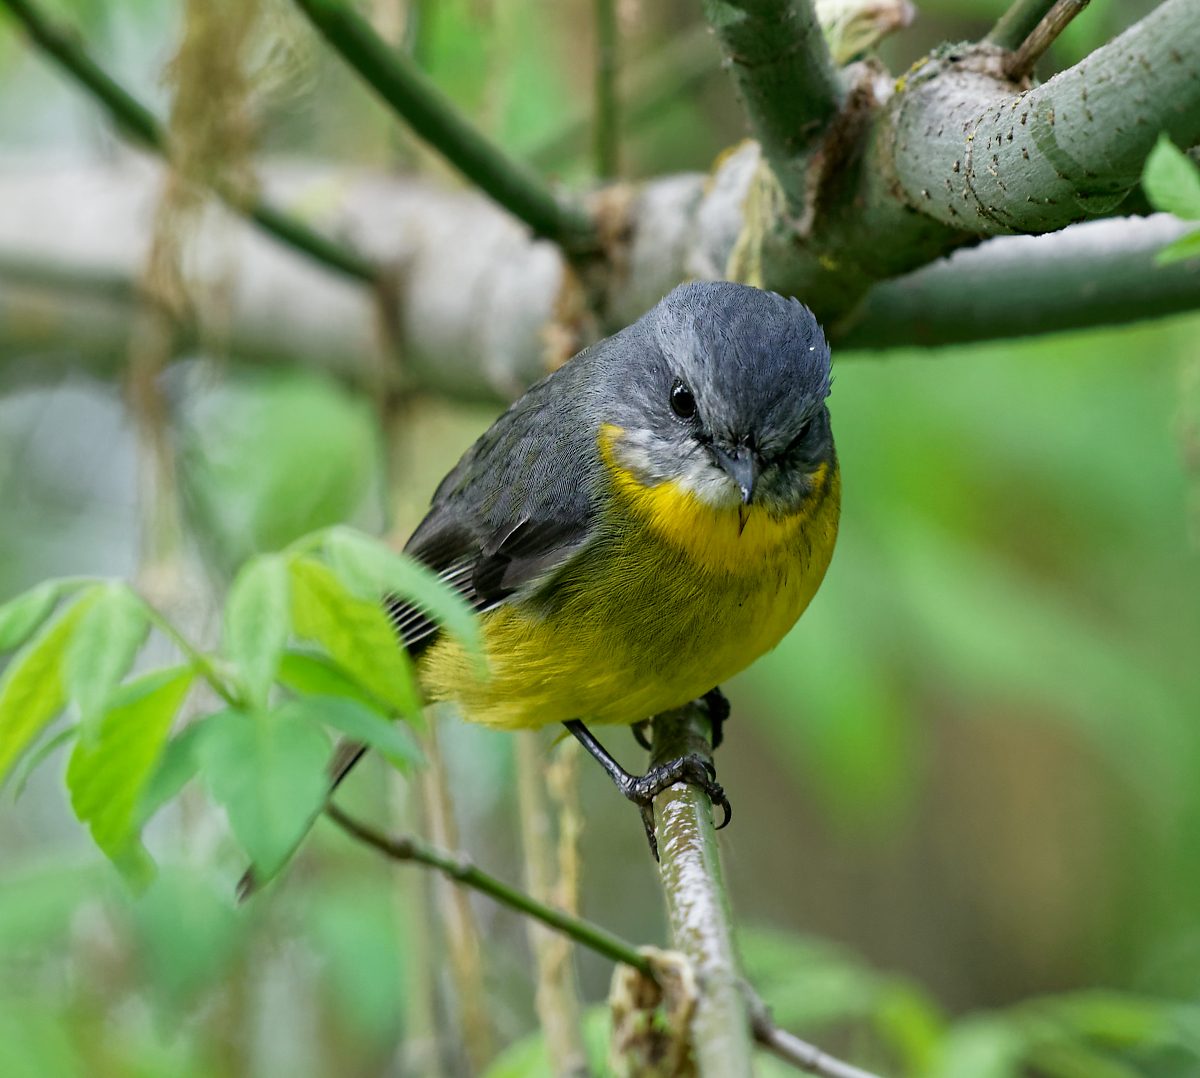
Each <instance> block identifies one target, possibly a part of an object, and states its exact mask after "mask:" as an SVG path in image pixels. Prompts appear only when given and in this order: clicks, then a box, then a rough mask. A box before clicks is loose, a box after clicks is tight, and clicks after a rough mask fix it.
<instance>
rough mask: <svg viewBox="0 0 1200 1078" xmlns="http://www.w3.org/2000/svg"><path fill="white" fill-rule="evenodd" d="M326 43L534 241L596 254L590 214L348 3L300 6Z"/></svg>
mask: <svg viewBox="0 0 1200 1078" xmlns="http://www.w3.org/2000/svg"><path fill="white" fill-rule="evenodd" d="M295 3H296V6H297V7H299V8H300V9H301V11H303V12H304V14H305V15H307V16H308V18H309V20H310V21H311V22H312V23H313V25H314V26H316V27H317V29H318V30H320V32H321V33H322V34H323V35H324V37H325V39H326V40H327V41H328V42H329V43H330V45H332V46H333V48H334V49H335V50H336V51H337V52H338V53H339V54H340V55H341V57H342V59H344V60H345V61H346V63H347V64H349V65H350V67H352V68H353V69H354V70H355V71H356V72H357V73H358V74H359V75H360V76H361V77H362V79H363V80H364V81H365V82H366V83H367V84H368V85H369V86H371V88H372V89H374V90H375V92H376V93H377V94H379V96H380V97H381V98H383V100H384V101H385V102H387V104H388V105H390V106H391V108H392V110H393V111H394V112H395V113H396V115H397V116H399V117H400V118H401V119H402V120H404V121H405V123H407V124H408V125H409V126H410V127H411V128H412V129H413V131H414V132H416V134H417V135H419V136H420V137H421V138H423V139H424V140H425V141H426V142H428V143H429V144H430V145H431V146H432V147H433V148H434V149H435V150H437V151H438V152H439V153H441V154H442V155H443V156H444V157H445V158H446V160H447V161H449V162H450V163H451V164H452V165H454V167H455V168H457V169H458V170H459V171H460V172H461V173H462V174H463V175H464V176H465V177H466V178H467V179H468V180H470V181H471V182H472V183H474V184H475V185H476V186H477V187H479V188H480V189H481V190H483V191H485V192H487V194H488V195H490V196H491V197H492V198H493V199H495V200H496V202H498V203H499V204H500V205H501V206H503V207H504V208H505V209H506V210H508V211H509V213H511V214H513V216H514V217H517V218H519V219H520V220H522V221H524V222H525V223H526V224H527V225H528V226H529V227H530V228H531V229H532V230H533V233H534V235H536V236H541V237H543V238H545V239H549V240H553V241H554V242H556V243H558V244H559V245H560V246H561V247H562V248H563V249H564V250H565V251H567V252H569V253H572V254H578V253H587V252H591V251H593V250H595V248H596V242H597V241H596V231H595V225H594V223H593V221H592V219H591V217H590V216H589V215H588V214H587V213H586V212H585V211H584V210H583V209H582V207H580V206H578V205H576V204H574V203H572V202H568V201H565V200H560V199H559V198H557V197H556V196H555V194H554V192H553V191H551V190H550V188H549V187H548V186H546V184H545V183H544V182H543V181H542V180H541V178H540V177H539V176H538V175H537V174H536V173H534V172H533V171H532V170H531V169H529V168H527V167H526V166H525V165H523V164H522V163H521V162H519V161H515V160H513V159H512V158H510V157H509V156H508V155H507V154H506V153H505V152H504V151H503V150H502V149H501V148H500V147H499V146H497V145H496V144H495V143H493V142H491V141H490V140H489V139H488V138H486V137H485V136H484V135H483V134H482V133H481V132H480V131H478V130H477V129H476V128H475V127H473V126H472V125H471V124H470V123H469V122H468V121H467V120H466V119H465V118H464V117H463V116H462V114H461V113H459V111H458V110H457V109H456V108H455V107H454V105H453V104H452V103H451V101H450V100H449V98H447V97H446V96H445V95H444V94H443V93H442V92H441V91H440V90H439V89H438V88H437V87H436V86H435V85H434V84H433V83H432V82H430V80H429V79H428V78H426V77H425V75H424V74H423V73H422V72H421V71H420V70H419V69H418V68H417V66H416V65H415V64H414V63H413V61H412V59H411V58H410V57H408V56H406V55H405V54H404V53H402V52H397V51H396V50H394V49H392V48H391V47H390V46H389V45H388V44H387V42H385V41H383V39H382V38H380V37H379V35H378V34H376V33H375V31H374V29H373V28H372V27H371V24H370V23H368V22H367V21H366V20H365V19H364V18H363V17H362V16H360V15H359V14H358V13H357V12H355V11H353V10H352V9H351V8H350V7H349V6H348V5H347V4H346V3H343V2H342V0H295Z"/></svg>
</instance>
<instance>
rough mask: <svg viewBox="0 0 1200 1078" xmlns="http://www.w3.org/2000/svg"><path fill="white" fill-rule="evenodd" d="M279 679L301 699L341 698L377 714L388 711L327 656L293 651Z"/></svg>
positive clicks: (284, 663)
mask: <svg viewBox="0 0 1200 1078" xmlns="http://www.w3.org/2000/svg"><path fill="white" fill-rule="evenodd" d="M276 677H277V680H278V681H279V683H280V684H281V685H283V686H284V687H285V688H287V689H289V690H290V691H291V692H293V693H295V694H296V695H297V696H339V697H342V698H343V699H347V700H357V701H358V702H359V703H360V704H364V705H366V706H367V707H369V708H374V709H376V710H384V709H386V706H387V705H386V704H384V703H383V701H381V700H379V699H377V698H376V697H374V696H372V695H371V694H370V693H369V692H367V691H366V689H364V688H363V687H362V686H361V685H360V684H359V683H358V682H357V681H352V680H351V679H350V678H348V677H347V676H346V675H345V674H343V673H342V671H341V669H340V668H339V667H337V666H335V665H334V664H333V663H332V662H330V661H329V660H328V659H326V658H325V657H324V656H323V655H316V654H312V653H308V652H303V651H289V652H288V653H287V654H286V655H284V657H283V661H282V662H281V663H280V664H279V673H278V675H276Z"/></svg>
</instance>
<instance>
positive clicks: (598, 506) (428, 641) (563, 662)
mask: <svg viewBox="0 0 1200 1078" xmlns="http://www.w3.org/2000/svg"><path fill="white" fill-rule="evenodd" d="M830 385H831V373H830V352H829V346H828V344H827V343H826V340H825V337H824V334H823V332H822V330H821V327H820V326H819V324H818V322H817V320H816V318H815V316H814V315H813V313H812V312H811V311H810V310H809V309H808V308H807V307H805V306H804V305H803V304H802V303H800V302H799V301H798V300H796V299H794V298H786V297H784V296H781V295H777V294H775V293H773V292H768V291H764V290H761V289H758V288H754V287H751V286H748V285H741V284H734V283H730V282H692V283H688V284H683V285H680V286H679V287H677V288H675V289H674V290H673V291H672V292H670V294H668V295H667V296H666V297H665V298H663V299H662V300H661V301H660V302H659V303H658V304H657V305H656V306H654V307H653V308H651V309H650V310H649V311H648V312H647V313H646V314H644V315H643V316H642V317H641V318H639V319H638V320H637V321H636V322H634V323H632V324H631V325H629V326H627V327H626V328H624V329H622V330H620V331H619V332H617V333H615V334H614V335H613V336H610V337H608V338H606V339H604V340H601V341H599V342H598V343H596V344H593V345H591V346H590V347H588V348H586V349H584V350H583V351H581V352H579V353H578V354H577V355H575V356H574V357H572V358H571V359H569V360H568V361H567V362H566V363H564V364H563V365H562V366H561V367H559V368H558V369H557V370H555V371H554V372H553V373H552V374H550V375H549V376H548V377H546V378H544V379H542V380H541V381H540V382H538V383H537V384H536V385H534V386H532V387H531V388H530V389H529V390H528V391H527V392H525V393H524V395H522V396H521V397H520V398H519V399H517V400H516V401H515V402H514V403H513V404H512V405H511V407H509V408H508V410H507V411H505V412H504V413H503V414H502V415H501V416H500V417H499V418H498V419H497V420H496V421H495V422H494V423H493V424H492V426H491V427H490V428H488V430H487V431H485V432H484V433H483V435H482V436H481V437H480V438H479V439H478V440H477V441H476V442H475V443H474V444H473V445H472V446H471V447H470V448H469V449H468V450H467V451H466V453H465V454H464V455H463V456H462V458H461V460H459V462H458V463H457V464H456V465H455V467H454V468H453V469H452V470H451V471H450V472H449V474H448V475H446V477H445V478H444V479H443V480H442V482H441V484H440V485H439V486H438V487H437V490H436V492H435V493H434V495H433V498H432V501H431V504H430V507H429V509H428V512H427V514H426V516H425V517H424V519H423V520H422V521H421V523H420V524H419V525H418V526H417V528H416V530H415V531H414V532H413V533H412V535H411V538H410V539H409V540H408V542H407V544H406V546H405V552H406V553H407V554H408V555H409V556H410V557H412V558H415V559H416V560H417V561H419V562H421V563H423V564H424V565H426V566H428V567H429V568H431V569H432V570H434V571H435V572H436V573H438V574H439V575H440V577H441V579H442V580H443V581H444V583H445V584H447V585H448V586H449V587H450V588H452V589H454V590H455V591H456V592H458V593H459V594H460V595H461V596H462V597H463V598H464V599H465V600H466V601H467V602H468V603H469V604H470V606H471V607H472V608H473V609H474V610H475V611H476V612H477V613H478V616H479V618H480V622H481V630H482V639H483V642H484V643H483V647H484V651H485V656H486V670H487V672H486V674H481V672H480V666H479V664H478V662H477V661H476V657H473V656H472V655H471V654H470V653H469V652H468V651H467V650H466V648H465V647H464V645H463V644H462V643H461V642H460V641H459V640H457V639H455V638H454V637H451V636H449V635H447V634H445V633H443V632H442V631H441V629H440V627H439V626H438V624H437V622H436V621H434V620H433V619H432V618H431V617H430V615H429V613H428V612H427V611H425V610H423V609H422V608H420V607H418V606H415V605H412V604H411V603H408V602H405V601H403V600H401V599H398V598H394V597H393V598H389V599H388V600H386V605H387V609H388V613H389V614H390V617H391V620H392V623H393V625H394V627H395V629H396V632H397V634H398V636H399V638H400V640H401V642H402V643H403V645H404V646H405V647H406V648H407V649H408V651H409V652H410V653H411V654H412V655H413V656H414V657H415V659H416V664H417V672H418V677H419V681H420V685H421V688H422V691H423V693H424V695H425V698H426V700H427V701H428V702H430V703H433V702H438V701H449V702H451V703H452V704H453V705H455V706H456V707H457V708H458V710H459V711H460V712H461V714H462V716H463V717H464V718H465V719H467V720H468V721H472V722H476V723H482V724H483V725H485V726H489V727H492V728H497V729H502V730H515V729H522V728H530V727H543V726H548V725H551V724H558V723H561V724H563V725H564V726H565V728H566V730H567V731H569V732H570V734H572V735H573V736H574V737H576V738H577V739H578V740H579V741H580V742H582V744H583V745H584V747H585V748H586V749H587V750H588V751H589V753H591V755H592V756H594V757H595V758H596V759H597V760H598V761H599V763H600V764H601V765H602V766H603V767H604V769H605V770H606V771H607V772H608V774H609V775H610V777H611V778H612V779H613V781H614V782H615V783H616V785H617V786H618V788H619V789H620V790H621V792H622V793H624V794H625V796H626V797H628V798H629V799H630V800H632V801H634V802H635V803H636V804H638V805H639V807H640V808H641V810H642V816H643V820H644V822H645V824H646V829H647V837H648V839H649V841H650V845H651V850H652V851H654V852H655V855H656V856H657V848H656V844H655V838H654V827H653V817H652V813H651V809H650V805H651V803H652V801H653V798H654V796H655V795H656V794H657V793H659V792H661V790H662V789H665V788H666V787H667V786H669V785H671V784H672V783H673V782H675V781H679V780H684V781H691V782H695V783H697V784H699V785H701V786H702V787H704V788H705V789H706V790H708V792H709V794H710V796H711V797H712V799H713V801H714V803H715V804H717V805H719V806H720V807H722V808H723V809H724V812H725V819H724V820H723V822H722V825H721V826H724V824H725V823H728V821H729V816H730V811H731V810H730V807H729V802H728V799H727V798H726V796H725V794H724V791H723V790H722V789H721V787H720V786H719V785H718V784H717V783H716V773H715V771H714V770H712V766H711V764H710V763H709V762H708V761H707V760H702V759H701V758H699V757H685V758H682V759H680V760H675V761H668V762H667V763H665V764H663V765H661V766H659V767H657V768H654V769H652V770H651V771H650V772H648V773H647V774H646V775H635V774H632V773H630V772H628V771H626V770H625V769H624V768H622V767H621V766H620V765H619V764H618V763H617V762H616V760H615V759H614V758H613V757H612V756H611V754H610V753H609V752H608V751H607V750H606V749H605V748H604V747H603V745H602V744H601V743H600V741H599V740H598V739H597V738H596V736H595V734H594V733H593V731H592V727H593V726H596V725H606V724H623V725H628V726H635V724H641V723H643V721H644V720H646V719H647V718H648V717H650V716H652V715H655V714H658V713H659V712H662V711H665V710H668V709H671V708H675V707H680V706H683V705H684V704H686V703H688V702H689V701H691V700H694V699H700V700H703V701H705V703H706V704H707V705H708V708H709V713H710V716H711V717H712V718H713V727H714V730H713V734H714V736H713V740H714V743H719V739H720V734H721V726H722V724H723V719H724V718H725V717H726V715H727V713H728V705H727V703H726V702H725V700H724V697H723V695H722V694H721V692H720V689H719V686H720V683H721V682H722V681H724V680H726V679H728V678H729V677H731V676H732V675H734V674H736V673H738V672H739V671H740V670H742V669H743V668H745V667H746V666H748V665H749V664H750V663H752V662H753V661H754V660H755V659H757V658H758V657H759V656H760V655H762V654H763V653H765V652H767V651H769V650H770V649H771V648H773V647H774V646H775V645H776V644H777V643H778V642H779V641H780V640H781V639H782V638H783V636H784V635H785V634H786V633H787V632H788V630H789V629H791V627H792V626H793V624H795V622H796V620H797V619H798V618H799V617H800V615H801V614H802V613H803V611H804V609H805V608H806V607H807V606H808V604H809V601H810V600H811V599H812V598H813V595H814V594H815V592H816V591H817V588H818V586H819V585H820V583H821V580H822V578H823V577H824V575H825V572H826V569H827V567H828V565H829V562H830V558H831V556H832V553H833V548H834V544H835V541H836V537H837V529H838V518H839V512H840V502H841V478H840V472H839V469H838V461H837V454H836V451H835V448H834V442H833V436H832V432H831V428H830V416H829V410H828V406H827V403H826V401H827V397H828V395H829V391H830ZM639 728H640V729H644V727H639ZM644 743H645V742H644V740H643V744H644ZM346 759H347V760H349V759H350V756H349V755H347V756H346ZM354 759H357V757H356V756H355V757H354Z"/></svg>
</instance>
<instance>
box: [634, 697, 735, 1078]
mask: <svg viewBox="0 0 1200 1078" xmlns="http://www.w3.org/2000/svg"><path fill="white" fill-rule="evenodd" d="M653 730H654V754H653V762H654V763H655V764H662V763H666V762H668V761H670V760H674V759H678V758H679V757H681V756H688V755H692V754H696V755H699V756H701V757H703V758H704V759H706V760H709V761H711V759H712V748H711V746H710V744H709V740H708V718H707V716H706V715H705V714H704V712H703V710H702V709H701V708H700V707H698V706H696V705H694V704H692V705H689V706H687V707H685V708H681V709H680V710H678V711H672V712H667V713H665V714H662V715H658V716H655V718H654V722H653ZM654 822H655V826H656V828H657V833H658V848H659V857H660V870H661V873H662V884H663V893H664V895H665V896H666V900H667V919H668V921H669V923H670V927H671V941H672V945H673V946H674V948H675V949H676V950H678V951H681V952H682V953H683V954H685V955H686V956H687V958H688V960H689V961H690V962H691V964H692V967H693V968H694V970H695V972H696V978H697V981H698V982H699V983H700V984H701V985H702V986H703V990H702V991H701V992H700V995H699V999H697V1001H696V1010H695V1015H694V1017H693V1019H692V1052H693V1055H694V1057H695V1060H696V1064H697V1067H698V1069H699V1071H700V1073H701V1074H719V1075H722V1078H726V1076H727V1078H738V1076H739V1075H750V1074H752V1073H753V1062H752V1058H753V1052H752V1049H751V1037H750V1014H749V1011H748V1000H747V998H746V994H745V992H744V990H743V987H742V975H741V970H740V961H739V959H738V955H737V947H736V945H735V943H734V939H733V923H732V920H731V918H730V916H729V899H728V896H727V894H726V891H725V882H724V878H723V876H722V874H721V861H720V856H719V854H718V852H717V836H716V831H715V830H714V828H713V820H712V803H711V802H710V801H709V799H708V795H707V794H706V793H705V792H704V791H703V790H701V789H700V788H699V787H696V786H691V785H687V784H683V783H677V784H676V785H674V786H672V787H670V788H669V789H668V790H665V791H664V792H663V793H661V794H660V795H659V796H658V799H657V800H656V801H655V805H654Z"/></svg>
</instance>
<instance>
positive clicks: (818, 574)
mask: <svg viewBox="0 0 1200 1078" xmlns="http://www.w3.org/2000/svg"><path fill="white" fill-rule="evenodd" d="M619 433H620V432H619V431H618V430H616V429H615V428H605V429H604V431H602V433H601V445H600V447H601V457H602V460H603V461H604V466H605V468H606V470H607V471H608V473H609V477H610V486H609V490H608V492H607V496H606V497H605V500H604V504H603V505H602V507H601V509H600V512H599V513H598V519H597V521H596V524H595V525H594V527H595V528H596V536H595V538H594V539H593V540H592V541H591V542H590V543H589V544H588V545H587V546H586V547H585V548H584V549H583V550H582V551H580V552H579V553H578V554H576V555H574V556H573V558H572V560H571V561H570V563H569V564H568V565H567V567H566V568H565V569H564V570H563V571H562V573H561V575H560V577H559V578H557V579H556V580H555V584H554V587H553V588H552V589H551V590H550V593H549V597H548V598H545V599H543V600H538V601H531V600H528V599H523V600H519V601H515V602H510V603H508V604H506V605H504V606H501V607H499V608H497V609H496V610H493V611H491V612H489V613H487V614H485V615H483V630H484V641H485V647H486V649H487V654H488V663H489V668H490V676H489V677H488V678H487V679H486V680H482V679H480V678H479V677H478V675H477V674H476V673H475V670H474V668H473V666H472V664H471V663H470V661H469V660H468V658H467V656H465V655H464V654H463V652H462V650H461V648H460V647H459V645H458V644H456V643H455V642H454V641H453V640H449V639H443V640H441V641H439V642H438V643H437V644H435V645H434V646H433V647H432V648H430V650H429V651H428V652H427V653H426V655H425V656H424V657H423V658H422V660H421V664H420V672H421V678H422V682H423V684H424V686H425V689H426V692H427V694H428V695H429V697H430V699H452V700H455V701H457V702H458V704H459V706H460V707H461V708H462V710H463V713H464V715H465V716H466V717H467V718H468V719H471V720H473V721H477V722H483V723H486V724H488V725H494V726H500V727H519V726H541V725H545V724H548V723H553V722H561V721H563V720H565V719H572V718H580V719H584V720H587V721H592V722H636V721H637V720H639V719H642V718H647V717H648V716H650V715H653V714H656V713H657V712H659V711H663V710H666V709H667V708H670V707H675V706H678V705H680V704H683V703H685V702H686V701H688V700H691V699H694V698H695V697H698V696H700V695H702V694H703V693H705V692H707V691H708V690H709V689H711V688H713V687H714V686H716V685H719V684H720V683H721V682H722V681H724V680H726V679H727V678H729V677H731V676H732V675H734V674H736V673H737V672H738V671H740V670H742V669H743V668H745V667H746V666H748V665H749V664H750V663H751V662H753V661H754V660H755V659H756V658H758V656H759V655H761V654H763V653H764V652H765V651H768V650H770V649H771V648H773V647H774V646H775V645H776V644H777V643H778V642H779V641H780V639H782V637H783V636H784V634H785V633H786V632H787V631H788V630H789V629H790V628H791V627H792V625H793V624H794V623H795V621H796V619H797V618H798V617H799V616H800V614H801V613H802V612H803V611H804V608H805V607H806V606H807V605H808V603H809V601H810V600H811V599H812V596H813V595H814V593H815V592H816V590H817V587H818V586H819V584H820V582H821V579H822V578H823V576H824V575H825V570H826V568H827V566H828V564H829V559H830V557H831V555H832V553H833V546H834V541H835V539H836V535H837V522H838V511H839V503H840V480H839V476H838V471H837V466H836V464H832V465H830V466H825V465H823V466H822V467H821V468H820V469H819V470H818V471H817V473H816V474H815V475H814V477H813V489H812V492H811V494H810V496H809V498H808V499H807V500H806V502H805V504H804V506H803V507H802V508H801V510H800V511H799V512H797V513H793V514H789V515H786V516H774V515H771V514H769V513H767V512H766V511H764V510H762V509H756V510H755V511H753V512H751V513H750V515H749V518H748V519H747V520H746V522H745V527H744V529H742V530H741V531H740V532H739V520H738V512H737V509H736V508H715V507H713V506H710V505H707V504H705V503H704V502H702V501H700V499H698V498H696V497H695V495H693V494H691V493H690V492H688V491H687V490H684V489H682V488H680V487H679V486H677V485H675V484H672V483H662V484H658V485H655V486H645V485H643V484H642V483H641V482H639V480H638V479H637V478H636V477H635V476H634V475H633V474H632V473H630V472H629V471H627V470H625V469H624V468H623V467H622V466H621V465H620V464H619V462H618V461H617V460H616V457H615V456H614V454H613V452H612V444H613V439H614V438H615V437H617V436H618V435H619Z"/></svg>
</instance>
